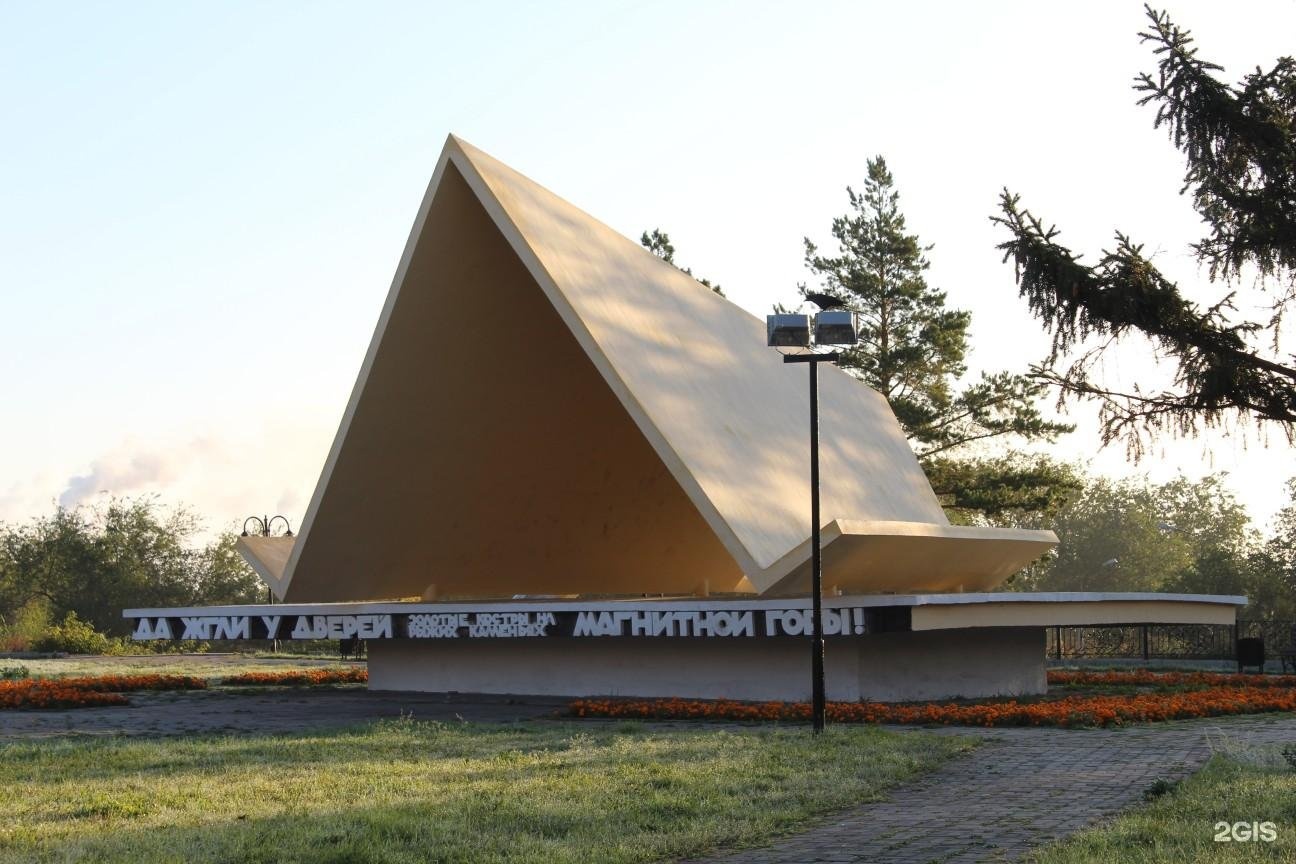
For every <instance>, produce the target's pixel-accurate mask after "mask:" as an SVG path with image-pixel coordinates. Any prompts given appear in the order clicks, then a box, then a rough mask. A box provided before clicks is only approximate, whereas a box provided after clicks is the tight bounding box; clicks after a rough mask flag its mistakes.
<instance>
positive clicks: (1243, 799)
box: [1030, 748, 1296, 864]
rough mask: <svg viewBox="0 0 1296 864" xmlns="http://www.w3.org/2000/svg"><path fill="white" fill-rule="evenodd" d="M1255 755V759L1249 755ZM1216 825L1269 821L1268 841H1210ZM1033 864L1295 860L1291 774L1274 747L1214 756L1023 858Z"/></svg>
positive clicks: (1294, 778) (1295, 799)
mask: <svg viewBox="0 0 1296 864" xmlns="http://www.w3.org/2000/svg"><path fill="white" fill-rule="evenodd" d="M1257 757H1259V758H1257ZM1220 822H1227V823H1229V825H1230V826H1231V825H1232V824H1233V823H1235V822H1246V823H1248V824H1249V823H1252V822H1272V823H1274V828H1275V830H1276V833H1277V839H1276V840H1274V841H1273V842H1263V841H1255V840H1250V841H1246V842H1238V841H1236V840H1230V841H1228V842H1217V841H1216V840H1215V839H1214V838H1215V835H1216V834H1217V833H1218V829H1219V827H1220V826H1219V825H1218V823H1220ZM1030 860H1032V861H1035V862H1038V864H1110V862H1117V861H1119V862H1121V864H1215V862H1229V861H1296V771H1293V770H1292V769H1291V768H1290V767H1288V766H1287V765H1285V764H1283V760H1282V758H1281V757H1280V755H1279V754H1278V752H1277V748H1267V749H1266V748H1257V749H1256V750H1254V751H1251V752H1249V753H1243V754H1235V755H1227V754H1220V755H1216V756H1215V757H1214V758H1213V759H1212V760H1211V761H1210V762H1209V763H1207V765H1206V767H1205V768H1203V769H1202V770H1201V771H1200V772H1198V773H1197V774H1195V775H1193V776H1192V777H1190V778H1188V779H1187V780H1185V781H1184V782H1183V783H1182V784H1180V785H1179V786H1178V787H1177V788H1175V789H1174V790H1173V791H1171V792H1169V793H1167V794H1165V795H1162V796H1161V797H1159V798H1156V799H1154V800H1153V801H1152V802H1151V803H1149V804H1146V805H1144V806H1142V807H1139V808H1137V809H1135V810H1133V811H1131V812H1129V813H1126V814H1125V815H1124V816H1121V817H1119V818H1118V819H1116V820H1115V821H1114V822H1112V823H1110V824H1108V825H1105V826H1101V827H1098V828H1092V829H1090V830H1088V831H1083V832H1081V833H1079V834H1076V835H1075V836H1073V837H1071V838H1069V839H1068V840H1065V841H1063V842H1062V843H1059V844H1057V845H1055V846H1051V847H1049V848H1047V849H1044V850H1043V851H1041V852H1039V853H1037V856H1036V857H1035V858H1032V859H1030Z"/></svg>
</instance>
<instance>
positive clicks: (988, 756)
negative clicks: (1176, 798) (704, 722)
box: [694, 714, 1296, 864]
mask: <svg viewBox="0 0 1296 864" xmlns="http://www.w3.org/2000/svg"><path fill="white" fill-rule="evenodd" d="M939 731H940V732H941V733H949V734H960V735H969V734H971V735H977V736H979V737H982V738H984V742H983V743H982V746H981V747H979V748H977V750H975V751H973V753H972V754H971V755H970V756H968V757H966V758H962V759H957V760H954V761H952V762H950V763H947V764H946V765H945V766H943V767H942V768H940V769H938V770H936V771H935V772H933V773H931V774H927V775H924V776H923V777H922V778H920V779H919V780H916V781H915V782H913V783H910V784H907V785H904V786H901V787H898V788H896V789H894V790H892V792H891V793H890V795H889V800H887V801H885V802H881V803H876V804H866V805H863V806H860V807H856V808H852V809H850V810H847V811H844V812H842V813H838V814H837V815H835V816H833V817H832V818H831V819H829V820H828V821H827V822H826V823H824V824H821V825H819V826H816V827H815V828H813V829H812V830H810V831H808V832H806V833H804V834H798V835H796V836H794V837H789V838H786V839H784V840H781V841H778V842H777V843H775V844H774V845H772V846H767V847H763V848H760V849H752V850H746V851H740V852H735V853H730V854H725V855H719V856H715V857H712V858H707V859H698V860H697V861H696V862H694V864H738V862H742V864H815V862H824V864H847V862H886V864H930V862H940V864H972V862H1001V861H1016V860H1019V859H1020V858H1021V857H1022V856H1023V855H1024V854H1025V853H1026V852H1028V851H1029V850H1030V849H1031V848H1032V847H1037V846H1042V845H1045V844H1047V843H1049V842H1051V841H1053V840H1056V839H1059V838H1062V837H1065V836H1066V835H1068V834H1071V833H1074V832H1075V831H1078V830H1080V829H1082V828H1084V827H1086V826H1088V825H1091V824H1093V823H1095V822H1097V821H1099V820H1102V819H1105V818H1108V817H1111V816H1113V815H1115V814H1116V813H1119V812H1120V811H1122V810H1124V809H1126V808H1128V807H1131V806H1133V805H1134V804H1137V803H1139V802H1141V801H1142V800H1143V792H1144V790H1145V789H1147V788H1148V787H1149V786H1150V785H1151V784H1152V783H1153V782H1154V781H1155V780H1158V779H1166V780H1178V779H1181V778H1183V777H1185V776H1187V775H1189V774H1191V773H1192V772H1194V771H1196V770H1197V769H1198V768H1200V767H1201V765H1202V763H1204V762H1205V761H1206V759H1207V758H1209V756H1210V754H1211V752H1212V750H1211V748H1212V744H1214V746H1216V747H1218V746H1219V745H1220V743H1222V742H1227V743H1230V744H1233V745H1237V744H1239V743H1242V742H1246V743H1254V744H1274V743H1283V742H1287V743H1296V715H1292V714H1259V715H1252V716H1246V717H1228V718H1215V719H1212V720H1193V721H1182V722H1178V723H1163V724H1149V725H1146V726H1136V727H1132V728H1127V729H1016V728H1014V729H968V728H950V729H941V730H939ZM1209 827H1210V826H1203V829H1202V830H1207V829H1208V828H1209Z"/></svg>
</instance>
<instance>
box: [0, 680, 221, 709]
mask: <svg viewBox="0 0 1296 864" xmlns="http://www.w3.org/2000/svg"><path fill="white" fill-rule="evenodd" d="M206 687H207V682H206V681H204V680H203V679H202V678H195V677H193V676H190V675H101V676H95V677H81V678H24V679H20V680H16V681H0V709H5V708H98V707H101V706H104V705H126V704H128V701H127V699H126V697H125V696H122V695H121V694H122V693H129V692H133V691H139V690H202V689H204V688H206Z"/></svg>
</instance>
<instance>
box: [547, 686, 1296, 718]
mask: <svg viewBox="0 0 1296 864" xmlns="http://www.w3.org/2000/svg"><path fill="white" fill-rule="evenodd" d="M568 710H569V711H570V713H571V714H572V715H574V716H577V717H621V718H627V717H633V718H646V719H663V720H666V719H669V720H677V719H695V718H705V719H715V720H806V719H809V717H810V706H809V705H808V704H806V703H804V702H792V703H788V702H735V701H732V700H717V701H702V700H684V699H647V700H635V699H619V700H590V699H577V700H575V701H574V702H572V703H570V705H569V706H568ZM1263 711H1296V689H1293V690H1284V689H1283V688H1278V687H1247V686H1244V687H1211V688H1207V689H1203V690H1197V691H1190V692H1186V693H1170V694H1168V693H1144V694H1135V695H1122V696H1097V695H1096V696H1067V697H1065V698H1062V699H1056V700H1052V701H1040V702H1026V703H1023V702H1018V701H1017V700H1016V699H995V700H987V701H983V702H974V703H947V704H943V705H941V704H935V703H929V704H891V703H881V702H830V703H828V706H827V714H828V719H829V720H831V721H833V722H835V723H921V724H956V725H965V726H1118V725H1122V724H1124V723H1130V722H1150V721H1158V720H1176V719H1182V718H1186V717H1215V716H1220V715H1225V714H1254V713H1259V712H1263Z"/></svg>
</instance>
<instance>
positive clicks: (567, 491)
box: [124, 137, 1246, 700]
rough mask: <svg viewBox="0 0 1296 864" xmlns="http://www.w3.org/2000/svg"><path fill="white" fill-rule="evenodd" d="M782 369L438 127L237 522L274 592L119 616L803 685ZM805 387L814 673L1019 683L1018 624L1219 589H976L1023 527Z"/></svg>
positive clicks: (837, 687)
mask: <svg viewBox="0 0 1296 864" xmlns="http://www.w3.org/2000/svg"><path fill="white" fill-rule="evenodd" d="M798 373H800V374H798ZM804 376H805V372H804V370H801V369H799V367H794V366H785V365H784V364H783V363H782V361H781V358H780V357H779V355H778V354H777V353H776V352H774V351H772V350H770V349H769V348H767V347H765V330H764V325H763V322H761V321H759V320H758V319H756V318H755V317H753V316H752V315H750V314H748V313H747V312H745V311H743V310H742V309H740V308H738V307H737V306H735V305H734V304H732V303H730V302H729V301H727V300H725V299H724V298H722V297H719V296H717V295H716V294H714V293H712V292H711V291H710V290H708V289H707V288H706V287H704V286H702V285H699V284H698V283H697V282H695V281H694V280H693V279H692V278H690V277H689V276H688V275H687V274H685V273H683V272H681V271H679V270H677V269H676V268H675V267H673V266H671V265H669V264H666V263H665V262H663V261H660V260H658V259H657V258H655V257H654V256H653V255H651V254H650V253H648V252H647V251H646V250H644V249H642V248H640V247H639V246H638V244H636V243H634V242H633V241H631V240H628V239H626V238H625V237H622V236H620V235H618V234H617V233H616V232H614V231H612V230H611V229H610V228H608V227H607V226H605V225H603V224H601V223H600V222H598V221H597V220H595V219H593V218H591V217H590V216H589V215H587V214H585V213H584V212H582V211H581V210H579V209H577V208H576V207H574V206H572V205H571V204H568V203H567V202H565V201H563V200H562V199H560V198H558V197H557V196H556V195H554V194H553V193H551V192H549V191H547V190H545V189H543V188H542V187H540V186H539V185H537V184H535V183H534V182H532V181H530V180H528V179H527V178H525V177H523V176H522V175H520V174H518V173H517V172H515V171H513V170H512V169H510V168H508V167H506V166H505V165H503V164H501V163H500V162H498V161H496V160H495V159H492V158H491V157H489V156H487V155H486V154H484V153H482V152H480V151H478V150H476V149H474V148H473V147H471V146H469V145H467V144H465V143H464V142H462V141H460V140H458V139H457V138H453V137H451V138H450V139H449V140H448V141H447V142H446V146H445V149H444V151H443V152H442V154H441V158H440V160H439V161H438V163H437V167H436V170H435V172H434V174H433V176H432V182H431V184H430V186H429V187H428V191H427V194H426V195H425V196H424V198H423V202H422V204H421V206H420V207H419V211H418V215H417V218H416V219H415V222H414V228H413V230H412V231H411V233H410V237H409V241H408V242H407V244H406V247H405V251H404V254H403V255H402V257H401V260H400V264H399V266H398V268H397V270H396V276H395V279H394V280H393V283H392V286H391V289H390V291H389V293H388V296H387V300H386V303H385V304H384V306H383V309H382V313H381V315H380V317H379V320H378V326H377V327H376V328H375V331H374V336H373V340H372V341H371V343H370V346H369V350H368V352H367V353H366V355H365V358H364V362H363V363H362V364H361V367H360V373H359V376H358V377H357V380H356V384H355V387H354V389H353V391H352V394H351V399H350V401H349V402H348V404H347V407H346V411H345V413H344V415H343V418H342V422H341V424H340V426H339V428H338V431H337V435H336V437H335V439H334V442H333V446H332V448H331V450H330V451H329V454H328V458H327V460H326V462H325V465H324V469H323V471H322V473H321V476H320V480H319V483H318V485H317V486H316V489H315V493H314V495H313V496H312V498H311V502H310V505H309V508H308V510H307V512H306V517H305V519H304V521H303V524H302V526H301V531H300V533H299V534H298V535H297V536H296V537H245V538H242V539H241V541H240V545H239V548H240V550H241V551H242V552H243V554H244V555H245V556H246V557H247V559H248V560H249V561H250V562H251V563H252V565H253V566H254V567H255V568H256V569H257V572H258V573H260V574H261V576H262V577H263V578H264V579H265V580H266V583H267V584H268V585H270V586H271V588H272V589H273V591H274V593H275V594H276V595H277V596H278V597H279V598H280V600H281V602H279V603H266V604H262V605H255V606H228V607H203V608H183V609H127V610H125V613H124V614H125V616H126V617H127V618H132V619H136V621H137V624H136V629H135V638H137V639H161V638H171V639H180V638H183V639H211V638H217V639H276V638H278V639H288V638H291V639H341V640H356V639H360V640H365V641H366V642H367V643H368V646H369V682H370V686H371V687H374V688H376V689H386V690H429V691H460V692H477V693H513V694H519V693H520V694H539V695H546V696H554V695H573V696H578V695H607V694H620V695H635V696H686V697H689V696H692V697H705V698H737V699H804V698H806V697H807V695H808V694H809V674H808V673H809V666H810V664H809V662H808V661H809V651H808V650H807V648H808V646H807V645H806V644H805V637H806V636H807V634H808V633H809V631H810V623H809V622H810V611H809V607H810V605H811V604H810V599H809V598H808V597H807V596H806V595H807V593H808V591H807V588H808V585H807V583H808V581H809V580H808V578H807V570H808V564H809V558H810V550H809V539H808V538H809V535H810V513H809V509H810V508H809V500H808V499H809V482H808V481H809V478H808V474H809V469H808V462H809V442H808V435H807V428H806V426H807V421H808V413H809V406H808V404H807V402H808V388H807V386H806V380H805V377H804ZM820 402H821V468H822V479H823V483H822V503H823V514H824V516H825V525H824V526H823V527H824V532H823V537H824V543H825V547H824V583H825V586H826V587H827V588H828V596H827V597H825V598H824V601H823V605H824V616H823V620H824V633H825V635H826V636H827V641H828V646H827V648H826V652H825V656H826V661H825V670H826V682H827V683H826V686H827V691H828V695H829V697H830V698H833V699H861V698H867V699H881V700H886V699H895V700H908V699H935V698H942V697H947V696H955V695H958V696H969V697H971V696H986V695H994V694H1024V693H1040V692H1043V691H1044V690H1045V688H1046V686H1047V685H1046V680H1045V674H1044V645H1045V640H1044V628H1045V627H1055V626H1063V625H1119V624H1143V625H1147V624H1150V623H1174V624H1183V623H1200V624H1216V625H1220V624H1229V623H1232V622H1233V621H1234V620H1235V618H1236V609H1237V607H1238V606H1239V605H1241V604H1244V603H1245V602H1246V600H1245V598H1242V597H1216V596H1200V595H1166V594H1030V593H1011V592H1010V593H982V592H986V591H988V589H992V588H994V587H995V586H997V585H999V584H1000V583H1001V582H1002V581H1003V580H1004V579H1006V578H1007V577H1008V576H1009V575H1011V574H1012V573H1013V572H1014V571H1015V570H1017V569H1018V568H1020V567H1022V566H1024V565H1025V564H1027V563H1029V562H1030V561H1031V560H1033V559H1034V558H1036V557H1037V556H1038V555H1040V554H1041V553H1043V552H1044V551H1046V550H1047V549H1048V548H1049V547H1051V546H1052V545H1053V544H1054V543H1055V542H1056V538H1055V537H1054V535H1053V534H1052V533H1051V532H1048V531H1008V530H994V529H983V528H966V527H959V526H952V525H950V524H949V523H948V521H947V520H946V518H945V516H944V513H943V512H942V511H941V508H940V505H939V503H938V501H937V500H936V496H935V495H934V494H933V493H932V490H931V487H930V486H929V485H928V483H927V480H926V478H925V477H924V476H923V473H922V470H921V469H920V468H919V466H918V462H917V460H916V459H915V458H914V454H913V452H912V451H911V450H910V449H909V447H908V445H907V444H906V442H905V440H904V437H903V436H902V434H901V431H900V428H899V426H898V424H897V423H896V420H895V417H894V415H893V414H892V413H891V411H890V408H889V407H888V406H887V404H886V402H885V400H884V399H883V398H882V397H881V396H879V395H878V394H877V393H875V392H873V391H872V390H870V389H869V388H868V387H866V386H864V385H863V384H861V383H860V382H858V381H856V380H854V379H852V378H850V377H849V376H848V375H846V374H844V373H842V372H841V371H839V370H836V369H828V370H825V372H824V374H823V375H822V377H821V380H820Z"/></svg>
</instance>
